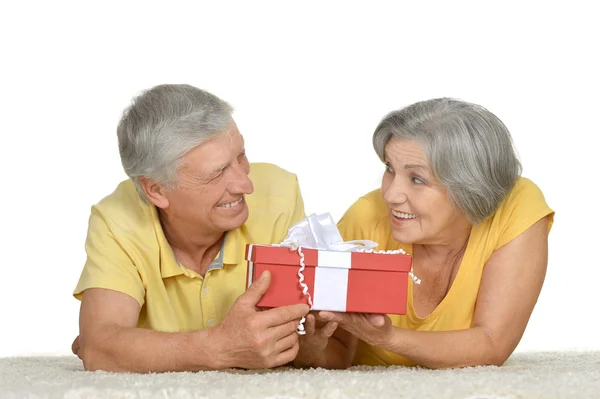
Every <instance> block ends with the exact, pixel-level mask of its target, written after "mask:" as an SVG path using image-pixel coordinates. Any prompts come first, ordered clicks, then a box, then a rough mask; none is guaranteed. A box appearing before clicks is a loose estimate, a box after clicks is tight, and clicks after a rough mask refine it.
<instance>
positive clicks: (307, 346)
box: [294, 313, 338, 367]
mask: <svg viewBox="0 0 600 399" xmlns="http://www.w3.org/2000/svg"><path fill="white" fill-rule="evenodd" d="M337 327H338V323H337V322H335V321H332V322H318V321H317V320H316V318H315V315H314V314H312V313H310V314H308V315H307V316H306V321H305V323H304V328H305V331H306V334H305V335H303V336H301V337H300V349H299V351H298V355H297V356H296V359H295V360H294V366H296V367H309V366H320V365H322V364H325V363H326V360H327V359H325V349H326V348H327V344H328V342H329V338H330V337H331V336H332V335H333V333H334V332H335V330H336V329H337Z"/></svg>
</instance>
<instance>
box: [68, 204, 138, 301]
mask: <svg viewBox="0 0 600 399" xmlns="http://www.w3.org/2000/svg"><path fill="white" fill-rule="evenodd" d="M123 244H124V243H122V242H119V241H118V240H117V238H116V237H115V235H114V234H113V232H112V231H111V230H110V228H109V226H108V225H107V223H106V221H105V220H104V218H103V217H102V215H101V214H100V212H99V211H98V210H97V209H96V208H95V207H93V208H92V214H91V216H90V219H89V225H88V233H87V238H86V243H85V250H86V253H87V261H86V263H85V266H84V268H83V271H82V273H81V276H80V278H79V282H78V284H77V287H76V288H75V291H74V293H73V295H74V296H75V298H77V299H79V300H81V298H82V296H83V292H84V291H85V290H87V289H88V288H105V289H110V290H114V291H119V292H122V293H124V294H126V295H129V296H131V297H132V298H134V299H135V300H136V301H138V303H139V304H140V306H143V304H144V297H145V289H144V284H143V282H142V278H141V276H140V274H139V271H138V269H137V267H136V266H135V264H134V263H133V261H132V260H131V258H130V257H129V256H128V254H127V252H126V250H125V248H124V247H123Z"/></svg>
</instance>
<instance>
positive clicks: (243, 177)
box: [229, 165, 254, 194]
mask: <svg viewBox="0 0 600 399" xmlns="http://www.w3.org/2000/svg"><path fill="white" fill-rule="evenodd" d="M232 171H233V177H232V180H231V183H230V184H229V192H230V193H232V194H252V192H254V184H252V180H250V177H249V176H248V173H247V172H246V169H244V168H243V167H242V166H241V165H236V166H235V167H234V168H233V170H232Z"/></svg>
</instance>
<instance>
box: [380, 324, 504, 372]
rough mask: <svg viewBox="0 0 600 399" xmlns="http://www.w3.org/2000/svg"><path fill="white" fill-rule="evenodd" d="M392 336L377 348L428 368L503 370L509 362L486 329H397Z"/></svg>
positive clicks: (395, 328) (394, 328) (393, 330)
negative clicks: (494, 367) (495, 367)
mask: <svg viewBox="0 0 600 399" xmlns="http://www.w3.org/2000/svg"><path fill="white" fill-rule="evenodd" d="M390 336H391V339H389V340H386V341H385V342H381V343H376V344H375V346H378V347H380V348H381V349H385V350H387V351H390V352H394V353H397V354H399V355H401V356H403V357H405V358H407V359H409V360H412V361H413V362H415V363H416V364H418V365H420V366H423V367H427V368H433V369H438V368H454V367H468V366H482V365H497V366H500V365H502V364H503V363H504V361H506V358H508V355H505V354H503V353H500V351H499V350H498V349H497V347H496V345H495V344H494V341H493V339H492V337H491V336H490V334H488V333H487V332H486V330H485V329H484V328H483V327H473V328H469V329H466V330H455V331H413V330H405V329H401V328H397V327H393V329H392V333H391V334H390Z"/></svg>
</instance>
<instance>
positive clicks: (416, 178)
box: [412, 177, 425, 184]
mask: <svg viewBox="0 0 600 399" xmlns="http://www.w3.org/2000/svg"><path fill="white" fill-rule="evenodd" d="M412 182H413V183H414V184H425V182H424V181H423V180H421V179H419V178H418V177H413V178H412Z"/></svg>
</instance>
